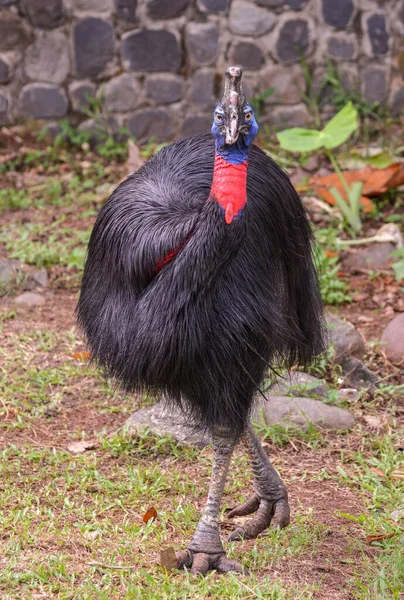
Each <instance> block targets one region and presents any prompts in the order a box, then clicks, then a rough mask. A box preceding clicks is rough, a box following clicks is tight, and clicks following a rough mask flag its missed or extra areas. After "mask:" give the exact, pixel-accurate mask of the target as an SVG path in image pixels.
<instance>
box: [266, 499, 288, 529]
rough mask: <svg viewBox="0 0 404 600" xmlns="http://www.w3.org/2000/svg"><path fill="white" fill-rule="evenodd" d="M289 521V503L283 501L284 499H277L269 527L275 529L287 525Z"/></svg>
mask: <svg viewBox="0 0 404 600" xmlns="http://www.w3.org/2000/svg"><path fill="white" fill-rule="evenodd" d="M289 523H290V508H289V504H288V503H287V502H285V501H284V500H279V501H278V502H277V503H276V504H275V511H274V516H273V517H272V520H271V528H272V529H276V528H277V527H279V529H283V528H284V527H287V526H288V525H289Z"/></svg>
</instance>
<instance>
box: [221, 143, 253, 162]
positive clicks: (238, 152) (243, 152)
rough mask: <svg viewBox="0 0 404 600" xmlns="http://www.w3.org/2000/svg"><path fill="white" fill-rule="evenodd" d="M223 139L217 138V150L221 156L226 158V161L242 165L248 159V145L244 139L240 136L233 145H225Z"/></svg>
mask: <svg viewBox="0 0 404 600" xmlns="http://www.w3.org/2000/svg"><path fill="white" fill-rule="evenodd" d="M221 141H222V140H221V139H220V140H218V139H217V138H216V152H217V154H218V155H219V156H221V157H222V158H224V160H225V161H227V162H229V163H231V164H232V165H240V164H241V163H243V162H245V161H246V160H247V158H248V146H246V144H245V143H244V140H242V139H240V137H239V138H238V140H237V142H236V143H235V144H233V145H232V146H227V147H223V146H222V145H221Z"/></svg>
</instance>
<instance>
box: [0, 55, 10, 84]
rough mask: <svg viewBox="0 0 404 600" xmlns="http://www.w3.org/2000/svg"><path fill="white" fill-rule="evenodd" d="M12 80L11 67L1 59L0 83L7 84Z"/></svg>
mask: <svg viewBox="0 0 404 600" xmlns="http://www.w3.org/2000/svg"><path fill="white" fill-rule="evenodd" d="M9 79H10V65H9V64H8V63H7V62H6V61H5V60H3V59H2V58H0V83H7V82H8V81H9Z"/></svg>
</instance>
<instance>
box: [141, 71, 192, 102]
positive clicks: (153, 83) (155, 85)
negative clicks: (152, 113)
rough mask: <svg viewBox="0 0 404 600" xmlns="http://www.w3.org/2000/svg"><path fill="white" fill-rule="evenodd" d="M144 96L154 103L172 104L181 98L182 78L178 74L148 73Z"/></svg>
mask: <svg viewBox="0 0 404 600" xmlns="http://www.w3.org/2000/svg"><path fill="white" fill-rule="evenodd" d="M144 89H145V93H146V96H147V97H148V98H150V99H151V100H153V102H154V103H155V104H172V103H173V102H178V101H179V100H181V99H182V97H183V93H184V78H183V77H180V76H179V75H168V74H162V75H149V76H148V78H147V79H146V81H145V84H144Z"/></svg>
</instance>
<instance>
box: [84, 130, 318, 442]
mask: <svg viewBox="0 0 404 600" xmlns="http://www.w3.org/2000/svg"><path fill="white" fill-rule="evenodd" d="M214 152H215V150H214V141H213V139H212V138H210V137H209V136H200V137H194V138H187V139H183V140H180V141H177V142H174V143H173V144H171V145H169V146H166V147H165V148H163V149H162V150H161V151H160V152H159V153H158V154H157V155H156V156H155V157H153V158H152V159H151V160H149V161H148V162H147V163H146V164H145V165H144V166H143V167H142V168H141V169H140V170H139V171H138V172H137V173H135V174H134V175H132V176H131V177H129V178H128V179H126V180H125V181H124V182H123V183H122V184H121V185H120V186H119V187H118V188H117V189H116V190H115V191H114V193H113V194H112V195H111V197H110V198H109V200H108V201H107V202H106V204H105V206H104V207H103V208H102V209H101V211H100V213H99V215H98V218H97V221H96V223H95V226H94V230H93V232H92V235H91V239H90V243H89V248H88V258H87V263H86V266H85V271H84V276H83V283H82V289H81V295H80V299H79V304H78V319H79V322H80V324H81V326H82V328H83V330H84V332H85V335H86V338H87V340H88V343H89V346H90V349H91V352H92V354H93V356H94V358H95V359H96V360H97V361H98V362H99V364H100V365H102V367H103V368H104V369H105V372H106V373H107V374H108V375H110V376H113V377H115V378H116V379H117V380H118V381H119V382H120V383H121V384H122V385H123V386H124V387H125V388H126V389H128V390H135V389H138V388H152V389H156V390H160V391H163V392H166V393H167V395H168V396H169V397H170V398H171V399H172V400H173V401H174V402H177V403H179V404H180V405H181V406H182V407H183V409H184V413H185V414H187V415H188V416H189V417H190V419H192V420H193V422H194V423H196V424H197V425H198V426H199V427H201V428H211V427H212V426H213V425H215V424H218V425H225V426H227V427H231V428H232V429H233V430H234V432H235V433H240V432H241V431H242V430H243V427H244V425H245V422H246V419H247V417H248V413H249V410H250V407H251V403H252V398H253V395H254V392H255V391H256V389H257V388H258V387H259V385H260V383H261V382H262V380H263V378H264V376H265V372H266V369H267V367H268V366H272V367H273V368H278V367H279V366H280V367H290V366H291V365H293V364H295V363H299V364H306V363H308V362H309V361H310V360H311V359H312V358H313V357H314V356H316V355H317V354H318V353H319V352H321V351H322V350H323V347H324V342H323V331H322V307H321V301H320V295H319V290H318V284H317V277H316V272H315V269H314V267H313V262H312V258H311V243H312V239H311V231H310V226H309V223H308V221H307V218H306V215H305V211H304V208H303V206H302V204H301V201H300V198H299V196H298V194H297V193H296V191H295V190H294V188H293V187H292V185H291V183H290V181H289V178H288V177H287V175H286V174H285V173H284V172H283V171H282V170H281V169H280V168H279V167H278V166H277V165H276V164H275V163H274V162H273V161H272V160H271V159H270V158H268V157H267V156H266V155H265V153H264V152H262V151H261V150H260V149H259V148H257V147H256V146H252V148H251V149H250V153H249V161H248V172H247V199H248V201H247V205H246V207H245V209H244V212H243V214H242V216H240V217H238V218H236V219H235V220H234V221H233V222H232V223H231V224H230V225H227V224H226V223H225V221H224V217H223V214H222V212H221V211H220V208H219V206H218V205H217V203H216V202H215V201H213V200H212V199H210V200H208V198H209V192H210V187H211V183H212V176H213V161H214ZM181 244H183V246H182V247H181V249H180V250H179V251H178V253H177V254H176V255H175V257H174V258H173V259H172V260H171V261H170V262H168V263H167V264H166V265H165V266H163V268H162V269H161V270H160V271H157V270H156V265H158V263H159V261H161V260H162V259H163V258H164V257H165V256H166V255H167V254H168V253H169V252H170V251H172V250H174V249H176V248H179V247H180V246H181Z"/></svg>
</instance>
